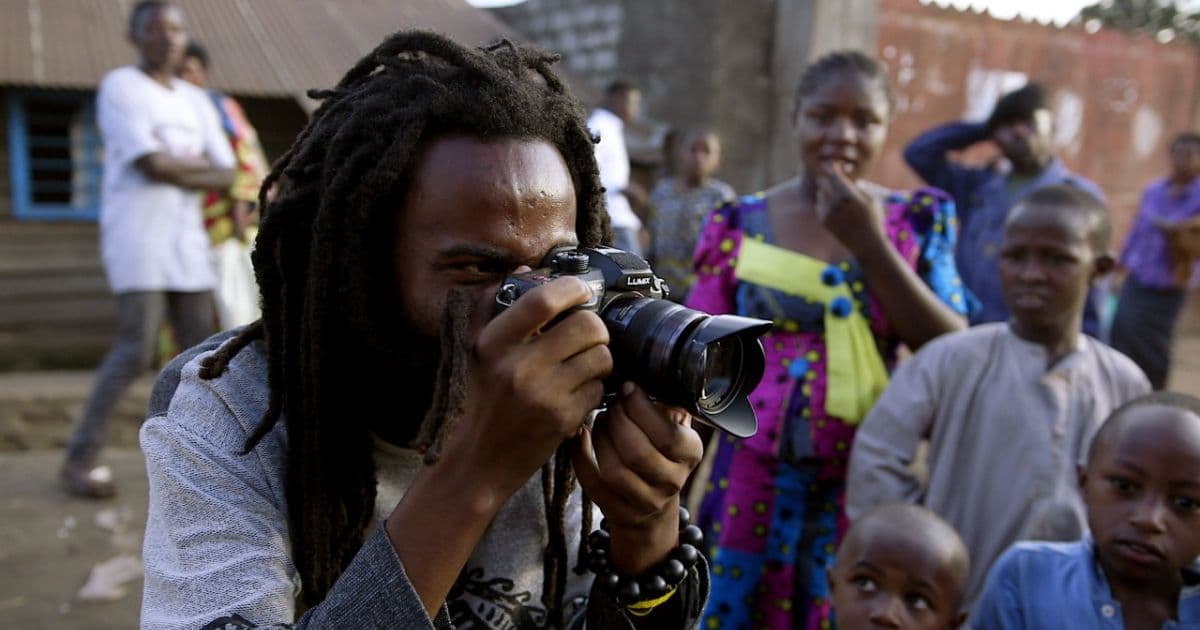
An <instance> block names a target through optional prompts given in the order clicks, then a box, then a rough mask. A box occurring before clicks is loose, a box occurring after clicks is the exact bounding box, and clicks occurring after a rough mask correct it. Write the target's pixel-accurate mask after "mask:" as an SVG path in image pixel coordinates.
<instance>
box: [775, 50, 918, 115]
mask: <svg viewBox="0 0 1200 630" xmlns="http://www.w3.org/2000/svg"><path fill="white" fill-rule="evenodd" d="M847 75H858V76H861V77H863V78H864V79H867V80H869V81H875V82H877V83H878V84H879V87H880V89H882V90H883V94H884V96H885V97H886V98H887V104H888V114H889V115H891V112H892V110H893V109H894V108H895V95H894V94H893V93H892V82H891V81H890V80H888V75H887V68H886V67H885V66H884V65H883V64H882V63H880V62H879V60H878V59H876V58H875V57H872V56H871V55H868V54H867V53H865V52H863V51H861V50H839V51H835V52H831V53H827V54H825V55H822V56H821V57H819V58H818V59H817V60H816V61H814V62H812V63H810V64H808V65H807V66H805V67H804V70H803V71H801V72H800V80H799V81H797V82H796V96H795V99H794V101H793V103H792V111H793V112H796V111H799V110H800V102H801V101H802V100H804V98H805V97H807V96H811V95H812V94H814V93H815V92H816V91H817V90H819V89H821V86H823V85H825V84H826V83H828V82H829V81H831V80H833V79H836V78H839V77H843V76H847Z"/></svg>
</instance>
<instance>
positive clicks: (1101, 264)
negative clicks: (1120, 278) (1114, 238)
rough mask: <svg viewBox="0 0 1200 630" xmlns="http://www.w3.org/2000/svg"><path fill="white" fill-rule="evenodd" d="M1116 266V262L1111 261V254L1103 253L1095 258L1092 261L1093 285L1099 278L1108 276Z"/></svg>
mask: <svg viewBox="0 0 1200 630" xmlns="http://www.w3.org/2000/svg"><path fill="white" fill-rule="evenodd" d="M1116 266H1117V261H1116V260H1115V259H1113V257H1112V254H1109V253H1108V252H1104V253H1103V254H1100V255H1099V256H1096V259H1095V260H1093V261H1092V283H1093V284H1094V283H1095V282H1096V281H1098V280H1100V278H1103V277H1104V276H1106V275H1108V273H1109V272H1110V271H1112V270H1113V269H1114V268H1115V267H1116Z"/></svg>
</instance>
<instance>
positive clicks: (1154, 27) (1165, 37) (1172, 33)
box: [1079, 0, 1200, 44]
mask: <svg viewBox="0 0 1200 630" xmlns="http://www.w3.org/2000/svg"><path fill="white" fill-rule="evenodd" d="M1188 4H1189V5H1192V6H1193V7H1194V6H1195V4H1196V3H1194V2H1193V3H1188ZM1179 5H1180V3H1178V2H1175V1H1173V0H1102V1H1101V2H1097V3H1096V4H1093V5H1090V6H1087V7H1084V9H1083V10H1082V11H1080V12H1079V17H1080V18H1081V19H1082V20H1083V22H1084V23H1085V24H1087V23H1089V22H1091V21H1093V20H1098V21H1099V23H1100V24H1102V25H1104V26H1108V27H1111V28H1116V29H1120V30H1122V31H1127V32H1133V33H1146V34H1149V35H1153V36H1155V37H1158V38H1159V41H1169V40H1170V39H1173V38H1174V37H1181V38H1184V39H1187V40H1190V41H1192V42H1193V43H1196V44H1200V8H1193V9H1192V10H1188V9H1187V8H1185V7H1180V6H1179ZM1093 23H1094V22H1093Z"/></svg>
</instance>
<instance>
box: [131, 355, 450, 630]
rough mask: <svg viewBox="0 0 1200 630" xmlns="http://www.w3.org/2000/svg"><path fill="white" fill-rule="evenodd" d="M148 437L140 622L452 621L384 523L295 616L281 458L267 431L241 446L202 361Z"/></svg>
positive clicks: (155, 628) (422, 624)
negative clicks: (428, 605) (273, 452)
mask: <svg viewBox="0 0 1200 630" xmlns="http://www.w3.org/2000/svg"><path fill="white" fill-rule="evenodd" d="M140 437H141V445H142V450H143V451H144V453H145V456H146V470H147V473H148V476H149V483H150V503H149V515H148V518H147V523H146V536H145V542H144V549H143V557H144V562H145V590H144V596H143V601H142V621H141V627H142V628H143V629H145V630H159V629H174V628H180V629H183V628H187V629H195V628H206V627H212V628H222V629H224V628H234V629H236V628H255V627H258V628H293V627H294V628H348V627H402V628H435V627H436V628H448V627H450V624H449V621H448V619H449V618H448V616H447V615H446V611H445V609H444V607H443V611H442V613H441V614H439V615H438V618H437V619H436V620H433V621H431V620H430V619H429V618H428V616H427V615H426V613H425V611H424V608H423V606H422V604H421V601H420V598H419V597H418V596H417V593H416V591H415V590H414V589H413V588H412V585H411V584H410V583H409V581H408V578H407V577H406V575H405V573H404V568H403V567H402V566H401V564H400V560H399V558H397V556H396V554H395V551H394V550H393V548H392V546H391V544H390V542H389V541H388V539H387V537H386V535H385V533H384V531H383V529H382V528H379V529H377V530H376V531H375V532H374V533H372V534H371V535H370V536H369V537H368V539H367V541H366V543H365V544H364V545H363V547H362V549H361V550H360V551H359V553H358V555H357V556H356V557H355V559H354V560H353V562H351V564H350V566H349V567H347V569H346V571H345V572H344V573H343V574H342V576H341V578H340V579H339V580H338V581H337V583H336V584H335V585H334V587H333V588H332V589H331V590H330V592H329V594H328V595H327V596H326V598H325V600H324V601H323V602H322V603H320V604H318V605H317V606H314V607H312V608H310V609H309V610H308V611H306V612H305V613H304V615H303V616H302V617H301V618H300V619H298V620H297V619H296V613H297V609H296V595H297V594H298V592H299V589H300V579H299V575H298V573H297V571H296V567H295V565H294V564H293V562H292V560H291V543H290V539H289V535H288V526H287V522H288V519H287V513H286V501H285V500H284V498H283V497H282V496H280V491H279V489H278V488H277V487H273V486H272V485H271V484H270V483H269V482H268V479H269V477H270V474H269V471H268V470H267V468H268V466H270V465H271V464H272V463H276V462H280V461H282V457H279V458H277V459H272V458H271V457H270V453H267V454H264V452H263V451H264V450H266V451H270V447H269V445H268V444H267V443H266V442H267V440H264V443H260V445H259V447H258V448H257V449H255V450H254V451H252V452H251V453H249V454H247V455H240V454H238V449H237V448H233V446H234V445H236V444H237V443H239V442H241V441H242V440H243V439H244V438H245V434H244V432H243V431H242V429H241V425H240V424H239V422H238V420H237V419H236V418H235V416H234V413H233V412H232V411H231V410H230V408H229V407H228V406H227V405H226V404H225V403H224V402H223V401H222V399H221V398H220V396H219V395H218V394H217V393H216V392H214V391H213V389H212V388H211V387H209V386H208V384H207V383H205V382H203V381H200V380H199V378H198V376H197V375H196V364H194V363H193V364H192V365H189V366H188V367H187V368H185V369H184V371H183V377H182V380H181V382H180V385H179V388H178V390H177V391H176V394H175V396H174V398H173V400H172V401H171V406H170V408H169V411H168V412H167V413H166V414H165V415H159V416H156V417H153V418H150V419H149V420H148V421H147V422H146V423H145V424H144V425H143V427H142V430H141V436H140ZM435 622H436V623H435Z"/></svg>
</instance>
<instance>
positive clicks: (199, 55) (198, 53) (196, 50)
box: [183, 39, 208, 70]
mask: <svg viewBox="0 0 1200 630" xmlns="http://www.w3.org/2000/svg"><path fill="white" fill-rule="evenodd" d="M188 57H191V58H193V59H195V60H196V61H199V62H200V66H201V67H203V68H204V69H205V70H208V49H207V48H205V47H204V44H201V43H200V42H198V41H196V40H194V39H191V40H188V43H187V48H184V49H183V58H184V59H187V58H188Z"/></svg>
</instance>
